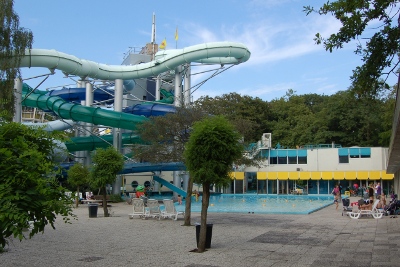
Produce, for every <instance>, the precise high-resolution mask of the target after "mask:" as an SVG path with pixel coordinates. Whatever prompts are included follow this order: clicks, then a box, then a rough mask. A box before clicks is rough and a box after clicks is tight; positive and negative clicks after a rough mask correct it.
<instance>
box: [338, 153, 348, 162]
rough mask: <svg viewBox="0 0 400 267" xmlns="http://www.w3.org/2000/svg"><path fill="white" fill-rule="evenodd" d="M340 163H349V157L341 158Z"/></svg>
mask: <svg viewBox="0 0 400 267" xmlns="http://www.w3.org/2000/svg"><path fill="white" fill-rule="evenodd" d="M339 163H349V156H348V155H346V156H339Z"/></svg>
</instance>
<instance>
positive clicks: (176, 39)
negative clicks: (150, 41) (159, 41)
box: [175, 27, 179, 41]
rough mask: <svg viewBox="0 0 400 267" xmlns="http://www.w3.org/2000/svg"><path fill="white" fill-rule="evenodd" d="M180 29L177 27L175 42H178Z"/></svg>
mask: <svg viewBox="0 0 400 267" xmlns="http://www.w3.org/2000/svg"><path fill="white" fill-rule="evenodd" d="M178 37H179V36H178V27H176V30H175V41H178Z"/></svg>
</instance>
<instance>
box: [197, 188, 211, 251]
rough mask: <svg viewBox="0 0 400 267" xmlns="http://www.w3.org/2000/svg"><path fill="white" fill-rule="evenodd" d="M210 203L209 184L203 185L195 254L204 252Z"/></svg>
mask: <svg viewBox="0 0 400 267" xmlns="http://www.w3.org/2000/svg"><path fill="white" fill-rule="evenodd" d="M209 202H210V183H208V182H206V183H203V197H202V201H201V226H200V235H199V244H198V246H197V252H204V251H205V250H206V237H207V210H208V204H209Z"/></svg>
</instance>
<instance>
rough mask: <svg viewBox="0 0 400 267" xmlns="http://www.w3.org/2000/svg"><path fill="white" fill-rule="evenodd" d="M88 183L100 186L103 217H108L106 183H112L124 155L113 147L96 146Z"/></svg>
mask: <svg viewBox="0 0 400 267" xmlns="http://www.w3.org/2000/svg"><path fill="white" fill-rule="evenodd" d="M92 162H93V168H92V170H91V177H90V184H91V186H92V187H93V188H100V191H101V192H102V195H103V211H104V217H109V216H110V214H109V213H108V208H107V191H106V186H107V184H112V183H113V182H114V181H115V179H116V175H117V173H119V172H120V171H121V170H122V168H123V167H124V157H123V156H122V154H121V153H119V152H118V151H117V150H116V149H115V148H114V147H112V146H110V147H108V148H105V149H102V148H98V149H96V151H95V152H94V154H93V157H92Z"/></svg>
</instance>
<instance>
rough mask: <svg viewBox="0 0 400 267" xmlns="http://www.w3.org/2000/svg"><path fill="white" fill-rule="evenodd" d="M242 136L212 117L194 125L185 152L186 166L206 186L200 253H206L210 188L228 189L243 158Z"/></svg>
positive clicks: (228, 125)
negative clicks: (232, 175) (232, 176)
mask: <svg viewBox="0 0 400 267" xmlns="http://www.w3.org/2000/svg"><path fill="white" fill-rule="evenodd" d="M240 138H241V136H240V134H239V133H238V132H237V131H235V129H234V127H233V125H232V124H230V123H229V122H228V121H227V120H226V119H225V118H224V117H222V116H215V117H208V118H205V119H203V120H201V121H199V122H196V123H195V124H194V126H193V132H192V134H191V136H190V138H189V142H188V143H187V144H186V150H185V152H184V157H185V164H186V167H187V168H188V170H189V172H190V176H191V177H192V178H193V181H194V182H195V183H199V184H202V186H203V198H202V205H201V227H200V236H199V244H198V252H204V251H205V245H206V227H207V210H208V205H209V200H210V187H211V185H212V184H214V185H216V186H226V185H227V184H229V182H230V181H231V178H230V177H229V172H230V171H231V170H232V164H233V163H234V161H236V160H237V159H239V158H241V157H242V152H243V146H242V145H241V144H240V143H239V139H240Z"/></svg>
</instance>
